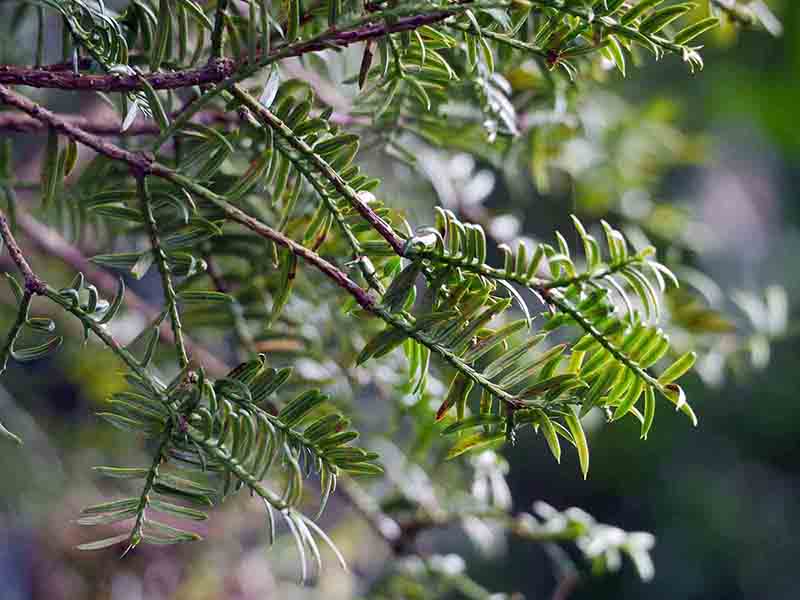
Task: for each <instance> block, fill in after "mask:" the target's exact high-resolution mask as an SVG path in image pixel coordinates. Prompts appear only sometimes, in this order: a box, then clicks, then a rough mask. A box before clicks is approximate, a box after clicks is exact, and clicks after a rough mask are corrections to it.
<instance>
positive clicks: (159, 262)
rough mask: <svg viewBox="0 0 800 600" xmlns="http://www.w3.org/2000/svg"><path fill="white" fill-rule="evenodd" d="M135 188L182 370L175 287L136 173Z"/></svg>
mask: <svg viewBox="0 0 800 600" xmlns="http://www.w3.org/2000/svg"><path fill="white" fill-rule="evenodd" d="M136 187H137V189H138V191H139V200H140V202H141V204H142V217H143V218H144V225H145V228H146V229H147V234H148V236H149V237H150V251H151V252H152V253H153V257H154V259H155V262H156V266H157V267H158V272H159V273H160V274H161V287H162V289H163V291H164V302H165V303H166V305H167V310H168V311H169V319H170V323H171V324H172V335H173V336H174V338H175V351H176V352H177V354H178V366H179V367H180V368H181V369H183V368H184V367H186V366H187V365H188V364H189V357H188V356H187V354H186V345H185V343H184V341H183V325H182V324H181V315H180V312H179V311H178V297H177V294H176V293H175V286H174V285H173V284H172V268H171V267H170V265H169V260H168V258H167V253H166V252H164V249H163V248H162V247H161V239H160V238H159V236H158V226H157V225H156V218H155V215H154V214H153V206H152V198H151V197H150V191H149V189H148V186H147V178H146V177H145V175H144V174H142V173H136Z"/></svg>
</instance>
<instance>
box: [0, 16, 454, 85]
mask: <svg viewBox="0 0 800 600" xmlns="http://www.w3.org/2000/svg"><path fill="white" fill-rule="evenodd" d="M453 14H455V12H454V11H448V10H441V11H435V12H431V13H428V14H424V15H413V16H409V17H401V18H397V19H396V20H394V21H392V22H391V23H389V22H388V20H387V21H380V22H377V23H368V24H366V25H361V26H358V27H355V28H353V29H350V30H344V31H337V30H331V31H329V32H328V33H327V34H323V35H321V36H317V37H315V38H313V39H310V40H307V41H301V42H294V43H291V44H285V45H282V46H278V47H276V48H275V49H273V50H272V51H271V52H270V53H269V54H268V55H266V56H263V55H262V56H260V57H258V59H257V61H258V62H259V63H261V64H267V63H269V62H272V60H278V59H284V58H291V57H294V56H302V55H304V54H308V53H311V52H318V51H320V50H326V49H328V48H332V47H346V46H349V45H350V44H355V43H358V42H363V41H366V40H370V39H376V38H380V37H383V36H385V35H387V34H390V33H400V32H403V31H411V30H414V29H418V28H420V27H422V26H424V25H431V24H433V23H438V22H440V21H444V20H445V19H447V18H448V17H450V16H452V15H453ZM270 59H272V60H270ZM250 66H252V65H250V64H249V63H248V62H246V61H233V60H231V59H224V58H220V59H212V60H211V61H209V63H208V64H207V65H206V66H204V67H200V68H196V69H186V70H183V71H173V72H157V73H149V74H147V75H144V77H145V79H147V81H148V83H149V84H150V85H151V86H152V87H153V88H154V89H157V90H166V89H178V88H186V87H191V86H195V85H208V84H213V83H219V82H220V81H222V80H224V79H227V78H228V77H230V76H231V75H233V74H235V73H236V72H237V71H239V70H241V69H242V68H244V67H250ZM141 78H142V75H140V74H133V75H124V74H117V73H114V74H108V75H82V74H77V75H76V74H75V73H73V72H71V71H65V70H54V69H52V68H42V67H17V66H13V65H3V66H0V84H9V85H27V86H30V87H36V88H58V89H62V90H74V91H95V92H128V91H135V90H141V89H142V81H141Z"/></svg>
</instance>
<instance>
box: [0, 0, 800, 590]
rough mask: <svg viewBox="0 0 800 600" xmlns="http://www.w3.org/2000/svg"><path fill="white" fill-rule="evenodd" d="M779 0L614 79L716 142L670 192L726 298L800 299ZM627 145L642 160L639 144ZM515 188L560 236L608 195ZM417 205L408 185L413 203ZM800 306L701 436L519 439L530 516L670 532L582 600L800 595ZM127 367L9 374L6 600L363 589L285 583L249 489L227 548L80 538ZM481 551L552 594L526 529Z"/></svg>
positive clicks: (372, 557)
mask: <svg viewBox="0 0 800 600" xmlns="http://www.w3.org/2000/svg"><path fill="white" fill-rule="evenodd" d="M776 4H778V3H776ZM779 8H780V14H781V16H782V20H783V22H784V25H785V32H784V35H783V36H782V37H779V38H772V37H769V36H768V35H766V34H762V33H746V34H740V35H735V34H733V33H732V31H730V30H726V32H725V33H722V34H720V35H719V36H717V38H716V39H715V40H714V41H713V42H711V43H709V47H708V48H707V49H706V51H705V54H704V56H705V60H706V68H705V70H704V71H703V72H701V73H698V74H695V75H694V76H691V77H688V76H687V75H686V72H685V66H684V65H682V64H680V63H679V62H678V61H676V60H672V59H666V60H664V61H663V64H661V65H660V68H646V69H632V70H631V71H630V72H629V76H628V79H627V80H625V81H619V80H618V78H617V77H616V76H613V77H610V80H609V85H610V86H611V88H612V89H616V90H617V91H619V92H620V93H621V94H622V96H623V97H625V98H627V99H629V101H630V102H631V103H634V104H635V105H637V106H638V107H640V110H652V111H656V112H658V111H666V112H668V113H669V114H670V115H671V116H673V117H674V120H675V122H676V124H677V126H678V127H679V129H681V130H684V131H686V132H687V135H689V136H692V137H693V136H695V135H697V136H702V142H701V143H702V147H703V149H704V150H703V156H704V160H703V161H702V164H699V165H698V164H694V165H688V164H687V165H683V166H677V167H674V168H671V169H670V171H669V173H668V176H667V177H666V178H664V179H663V181H662V182H661V183H660V185H659V188H658V190H657V194H658V196H659V198H660V199H663V200H668V201H670V202H673V203H674V204H675V205H677V206H680V207H681V208H682V210H685V211H686V212H687V213H688V214H691V215H692V217H693V226H695V227H696V228H695V229H694V230H693V237H694V241H695V242H697V243H699V244H702V243H703V242H708V244H705V245H702V248H701V249H702V252H698V258H697V260H698V261H699V263H700V264H701V265H702V266H703V268H704V269H705V270H706V271H707V272H708V273H709V274H710V275H711V276H712V277H713V278H714V279H715V280H716V282H717V283H718V284H719V286H720V287H721V288H722V290H724V291H725V293H726V294H730V293H731V292H733V291H736V290H742V291H749V292H751V293H753V292H754V293H761V292H762V291H763V290H764V289H765V288H766V287H767V286H769V285H771V284H779V285H781V286H783V287H784V288H785V289H786V290H787V292H788V297H789V299H790V305H791V306H795V305H796V299H797V298H798V292H800V277H799V276H798V274H799V271H798V269H797V266H796V257H797V256H798V255H800V235H798V227H799V226H800V204H798V202H797V199H796V193H797V192H796V189H797V187H798V183H800V124H799V123H798V116H797V112H798V109H800V78H798V74H800V30H799V29H800V5H798V3H797V2H789V1H788V0H785V1H784V2H783V3H782V5H780V6H779ZM650 134H651V135H656V136H657V135H659V132H658V131H655V130H654V131H652V132H651V133H650ZM618 149H619V151H620V154H615V155H612V156H611V159H612V162H614V163H616V167H617V168H618V169H621V170H623V171H624V169H625V165H626V164H627V162H626V161H628V160H629V159H631V157H630V156H628V155H626V154H624V151H625V150H626V149H625V148H624V147H619V148H618ZM627 151H628V152H632V153H634V155H635V152H636V148H635V147H633V148H627ZM655 160H656V161H657V160H658V157H657V156H656V157H655ZM479 166H480V167H488V165H479ZM606 175H607V173H606ZM624 175H625V174H624V173H622V174H621V175H620V176H621V177H624ZM582 181H591V178H586V179H582ZM512 183H513V182H508V181H503V180H502V177H499V178H498V185H497V186H496V187H495V190H494V192H493V193H492V195H491V196H490V198H489V199H488V201H487V204H488V205H489V206H491V208H492V209H493V210H496V211H510V212H512V213H513V214H515V215H516V216H517V217H518V219H519V221H520V223H521V224H522V228H523V230H522V233H523V234H525V235H531V236H545V235H549V234H550V232H551V231H552V228H553V226H554V225H557V226H561V225H563V224H564V223H565V222H566V220H567V216H568V214H569V212H571V211H576V210H577V211H578V212H579V214H581V215H582V216H583V215H584V214H585V215H587V216H588V217H589V218H590V217H591V214H592V202H593V201H596V202H599V203H602V202H603V200H602V198H603V196H602V194H600V193H599V192H598V189H597V188H593V187H592V186H591V185H587V184H584V188H585V189H582V188H581V187H580V186H579V187H578V188H577V189H567V190H565V189H563V188H561V187H559V186H558V185H554V186H553V187H552V190H551V192H550V193H535V192H533V191H532V189H523V190H520V189H513V185H511V184H512ZM402 200H403V198H402V196H401V195H400V194H397V198H395V199H393V202H394V203H395V204H396V203H397V202H398V201H402ZM413 212H414V208H413V207H412V214H413ZM421 212H424V211H421ZM690 251H691V249H690ZM41 266H43V267H44V268H47V266H48V265H47V263H46V262H45V263H42V265H41ZM4 299H5V300H6V301H7V300H8V298H7V297H5V298H4ZM728 308H731V307H730V306H729V307H728ZM731 310H732V309H731ZM790 314H792V315H793V316H794V318H795V323H793V324H792V325H790V327H789V329H788V331H787V333H786V334H785V335H783V336H781V337H780V339H777V340H773V343H772V344H771V346H770V348H769V352H770V357H769V363H768V365H767V366H766V367H765V368H763V369H747V370H746V372H737V373H733V372H727V373H725V374H724V377H716V376H715V375H714V373H715V366H714V365H712V364H707V365H705V367H704V369H705V370H704V373H706V379H707V381H706V382H704V383H703V382H701V381H700V380H699V378H698V377H696V376H695V377H694V379H693V381H692V382H691V383H689V382H687V394H688V395H689V396H690V397H691V398H693V405H694V407H695V410H696V411H697V412H698V414H699V415H700V418H701V424H700V427H699V428H698V429H690V428H688V427H687V426H686V422H685V419H684V418H683V417H682V416H680V415H675V414H671V413H670V411H667V410H664V409H662V410H661V413H662V414H660V415H659V418H658V419H657V421H656V425H655V427H654V429H653V431H652V433H651V435H650V437H649V440H648V442H647V443H639V442H638V432H637V431H636V430H635V428H634V427H633V425H632V424H631V423H627V424H622V425H620V426H617V427H614V428H609V429H604V428H599V429H597V430H596V431H594V432H593V434H592V440H591V443H592V471H591V476H590V478H589V480H588V481H586V482H584V481H583V480H582V479H581V478H580V476H579V469H578V468H577V466H576V465H575V464H574V463H575V462H576V459H575V457H573V456H571V455H570V456H567V457H566V458H565V464H562V465H561V466H560V467H559V466H558V465H556V464H555V463H554V462H553V461H552V460H551V457H550V456H549V455H548V454H547V453H546V452H545V451H544V449H543V446H542V444H541V441H540V440H537V439H536V438H534V437H533V436H522V439H521V440H520V442H519V444H518V445H517V446H516V447H515V448H513V449H510V450H506V451H505V455H506V457H507V458H508V460H509V462H510V465H511V469H510V474H509V483H510V486H511V490H512V494H513V498H514V505H515V507H517V508H518V509H521V510H527V509H528V508H529V507H530V504H531V503H532V502H533V501H534V500H537V499H543V500H546V501H547V502H549V503H550V504H553V505H554V506H556V507H559V508H565V507H567V506H571V505H574V506H580V507H581V508H584V509H585V510H587V511H588V512H590V513H591V514H593V515H594V516H595V517H596V518H598V519H599V520H600V521H603V522H606V523H612V524H617V525H620V526H623V527H625V528H626V529H632V530H644V531H651V532H653V533H654V534H655V535H656V537H657V540H658V541H657V545H656V547H655V550H654V554H653V557H654V560H655V564H656V576H655V579H654V580H653V581H652V582H651V583H648V584H645V583H642V582H641V581H639V579H638V578H637V577H636V575H635V573H634V572H633V570H632V569H630V568H624V569H623V570H622V571H621V572H620V573H618V574H613V575H607V576H602V577H598V578H582V579H581V580H580V581H579V582H578V583H577V586H576V587H575V589H574V590H571V595H570V596H569V597H570V598H575V599H584V598H592V599H602V598H652V599H661V598H664V599H666V598H669V599H676V598H680V599H684V598H685V599H695V598H696V599H700V598H702V599H725V600H735V599H740V598H741V599H744V598H747V599H755V598H770V599H774V600H779V599H787V600H790V599H791V600H793V599H796V598H799V597H800V583H798V581H797V577H796V574H795V573H794V571H793V566H792V565H793V563H794V561H795V560H796V557H797V556H800V466H799V465H800V419H798V408H797V400H796V397H795V392H796V386H797V382H798V377H799V375H798V372H797V371H795V370H794V369H795V368H798V367H800V363H798V355H799V353H800V347H798V345H797V341H796V336H795V335H794V333H793V332H796V331H797V330H798V326H799V325H798V323H797V322H796V319H797V318H798V315H797V314H796V311H790ZM3 319H4V325H5V324H6V323H7V322H8V320H9V319H10V312H9V307H8V305H7V303H6V305H5V307H4V310H3ZM135 325H136V324H135V323H132V324H131V326H135ZM116 373H117V369H116V365H115V364H114V363H113V360H112V359H110V358H108V357H107V356H106V355H105V354H103V353H101V352H99V351H91V352H84V353H81V352H79V348H78V347H77V344H68V345H67V347H66V349H65V350H64V351H62V352H61V353H59V354H58V355H57V356H56V357H55V358H53V359H50V360H48V361H46V362H43V363H42V362H40V363H36V364H34V365H30V366H20V365H14V366H12V367H11V368H10V370H9V371H8V373H7V374H6V375H5V376H4V377H3V380H2V383H1V384H0V420H2V421H3V422H4V423H6V424H7V425H8V426H9V428H10V429H12V430H14V431H16V432H18V433H19V434H21V436H22V437H23V438H24V439H25V440H26V444H27V447H28V449H29V450H30V449H32V450H33V452H28V453H27V454H25V455H20V454H19V453H17V452H15V451H14V449H13V448H11V447H10V446H8V445H4V446H3V447H2V451H0V480H1V481H2V485H1V486H0V586H2V587H1V589H0V597H2V598H3V599H4V600H17V599H20V600H22V599H28V598H106V597H107V598H113V599H114V600H117V599H118V598H119V599H123V598H124V599H128V598H130V599H135V598H191V599H193V600H194V599H196V598H219V597H225V598H257V597H258V598H268V597H280V598H284V597H287V598H288V597H316V596H319V597H323V596H324V597H337V598H338V597H342V598H346V597H353V596H354V595H356V594H357V593H358V592H359V591H360V590H359V589H358V588H356V587H354V586H355V585H356V584H354V583H353V580H352V579H350V578H348V577H345V576H340V574H339V573H338V572H337V571H336V570H335V569H329V570H328V572H327V574H326V576H325V579H324V581H323V583H324V585H323V586H322V587H321V588H320V591H317V592H314V591H311V592H306V591H302V590H300V588H297V587H296V586H288V587H280V588H278V589H279V591H278V592H276V591H275V589H276V588H275V587H274V581H273V577H274V574H273V573H272V572H271V571H270V570H269V569H267V568H266V566H265V564H264V560H265V555H264V553H263V549H262V548H261V546H260V545H258V543H257V541H258V540H259V539H260V537H259V536H262V534H263V532H262V531H260V529H259V527H260V525H258V526H254V525H253V523H256V524H259V523H261V521H262V516H261V515H260V513H259V512H258V507H252V506H250V507H249V508H248V505H247V503H245V502H242V503H241V505H237V507H236V510H227V511H226V518H225V521H224V526H222V525H219V524H216V522H214V524H212V525H210V526H209V527H210V530H209V531H208V534H209V536H210V537H212V538H215V539H216V540H217V543H215V544H200V545H197V546H196V547H192V548H178V549H169V550H160V549H156V550H154V549H149V548H143V549H139V550H137V551H136V552H135V553H134V555H133V556H130V557H127V558H126V559H125V560H124V561H119V560H118V559H117V557H116V556H115V555H113V553H111V554H108V553H104V554H102V555H98V554H93V555H88V556H86V555H79V554H78V553H76V552H75V551H73V550H72V549H71V548H72V546H74V544H75V543H76V541H77V539H78V538H77V537H76V535H77V534H76V532H75V527H74V526H73V525H71V523H70V520H71V519H73V518H74V517H75V515H76V514H77V513H78V511H79V510H80V507H81V506H84V505H86V504H89V503H91V502H93V501H94V499H95V498H96V497H97V495H98V494H99V493H102V492H103V491H104V490H103V489H100V488H98V483H97V481H96V480H95V479H94V478H93V477H92V476H91V472H90V470H89V468H90V466H92V465H95V464H102V463H108V462H132V457H131V451H130V449H129V447H128V446H127V445H125V444H124V443H121V440H122V439H123V436H118V435H117V434H116V433H115V432H113V431H111V430H110V428H108V427H107V426H104V425H102V424H100V423H98V421H97V419H96V418H95V417H94V416H93V410H94V409H96V408H97V406H98V405H99V404H100V402H102V400H103V399H104V398H105V397H106V396H107V394H108V393H109V392H110V391H113V390H114V389H115V388H116V387H118V386H120V385H122V382H121V380H120V378H119V377H118V376H117V374H116ZM709 382H710V383H709ZM659 408H661V407H659ZM113 459H117V460H116V461H114V460H113ZM332 510H333V511H334V514H333V516H331V517H329V518H330V520H331V523H336V528H335V530H334V532H333V533H334V535H335V537H336V539H337V541H338V543H340V545H341V546H342V547H343V549H344V550H345V552H346V553H348V554H349V556H352V557H355V558H354V559H351V560H353V562H354V564H353V568H354V571H355V572H356V573H357V574H367V575H368V574H369V573H370V569H369V568H368V567H367V566H365V565H369V564H374V563H375V562H378V563H379V562H380V561H382V560H384V559H388V556H387V555H386V554H385V550H381V549H380V545H379V544H377V543H375V544H373V543H372V542H371V541H369V536H368V535H367V533H366V532H365V531H364V528H363V525H359V524H358V523H357V520H355V519H347V518H345V519H341V520H337V512H336V511H337V510H338V511H340V512H341V511H345V510H346V509H344V508H341V507H339V508H337V507H336V506H335V505H334V507H333V509H332ZM338 516H341V515H338ZM220 540H221V541H220ZM223 542H224V543H223ZM426 543H428V542H426ZM429 544H430V547H431V549H435V550H436V551H439V552H447V551H458V552H463V550H464V548H465V544H464V540H463V538H462V537H461V536H459V535H457V534H450V533H447V532H446V533H444V534H442V535H441V536H438V537H436V538H435V539H431V540H430V541H429ZM285 548H286V546H285V545H284V546H281V545H279V546H278V548H276V549H275V550H272V551H271V553H270V555H269V556H268V557H267V560H269V561H273V562H277V563H278V564H279V565H280V564H281V561H284V562H285V561H286V560H288V558H284V557H285V555H286V552H283V550H284V549H285ZM467 559H468V564H469V570H470V573H471V574H472V575H473V576H474V577H475V579H476V580H478V581H479V582H480V583H482V584H483V585H485V587H486V588H488V589H491V590H495V591H498V592H501V591H506V592H514V591H517V592H521V593H522V594H524V595H525V597H526V598H549V597H551V595H552V591H553V589H554V586H555V583H556V582H555V573H554V567H553V564H552V563H551V559H550V557H549V556H548V554H547V553H546V552H545V551H544V549H543V548H542V546H540V545H536V544H533V543H527V542H519V541H513V540H512V541H510V542H509V545H508V549H507V552H505V553H503V554H501V555H498V556H497V557H496V558H493V559H487V558H482V557H479V556H478V555H477V554H470V553H469V552H468V553H467ZM270 564H271V565H272V563H270ZM291 568H292V567H291V566H289V567H288V569H289V571H291ZM145 575H146V576H145ZM554 598H555V597H554Z"/></svg>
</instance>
